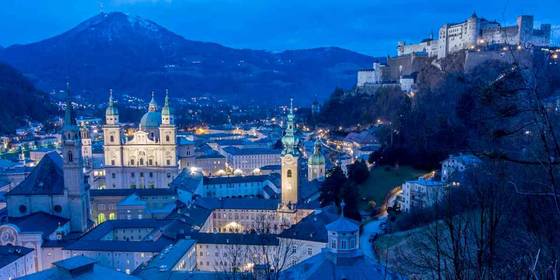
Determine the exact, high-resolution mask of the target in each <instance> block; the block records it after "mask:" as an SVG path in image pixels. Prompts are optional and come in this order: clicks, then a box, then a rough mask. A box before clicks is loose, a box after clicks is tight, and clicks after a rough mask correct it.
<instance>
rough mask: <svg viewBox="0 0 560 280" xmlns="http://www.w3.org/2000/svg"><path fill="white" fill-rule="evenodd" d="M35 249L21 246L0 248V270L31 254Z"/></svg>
mask: <svg viewBox="0 0 560 280" xmlns="http://www.w3.org/2000/svg"><path fill="white" fill-rule="evenodd" d="M31 251H33V249H30V248H26V247H21V246H12V245H6V246H0V268H3V267H4V266H7V265H9V264H11V263H13V262H14V261H16V260H17V259H19V258H21V257H23V256H25V255H27V254H29V253H30V252H31Z"/></svg>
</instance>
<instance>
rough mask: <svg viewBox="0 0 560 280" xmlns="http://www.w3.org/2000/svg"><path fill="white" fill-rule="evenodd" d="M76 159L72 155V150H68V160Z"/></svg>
mask: <svg viewBox="0 0 560 280" xmlns="http://www.w3.org/2000/svg"><path fill="white" fill-rule="evenodd" d="M72 161H74V156H73V155H72V151H68V162H72Z"/></svg>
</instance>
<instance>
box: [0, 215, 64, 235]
mask: <svg viewBox="0 0 560 280" xmlns="http://www.w3.org/2000/svg"><path fill="white" fill-rule="evenodd" d="M68 221H69V220H68V219H66V218H62V217H59V216H54V215H51V214H47V213H45V212H35V213H33V214H29V215H27V216H23V217H17V218H9V219H8V223H10V224H14V225H16V226H17V227H18V228H19V230H20V231H21V232H40V233H43V238H46V237H47V236H49V235H50V234H51V233H53V232H54V231H55V230H56V229H57V228H58V226H59V225H64V224H66V223H67V222H68Z"/></svg>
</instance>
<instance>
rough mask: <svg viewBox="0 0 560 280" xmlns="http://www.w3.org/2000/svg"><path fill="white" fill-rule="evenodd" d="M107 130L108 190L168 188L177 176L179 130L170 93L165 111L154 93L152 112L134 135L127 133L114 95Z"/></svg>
mask: <svg viewBox="0 0 560 280" xmlns="http://www.w3.org/2000/svg"><path fill="white" fill-rule="evenodd" d="M103 133H104V146H103V148H104V160H105V181H106V188H107V189H123V188H124V189H126V188H167V187H168V185H169V183H171V181H172V180H173V178H175V176H176V175H177V173H178V165H177V143H176V133H177V129H176V127H175V124H174V118H173V110H172V108H171V106H170V105H169V96H168V94H167V93H166V96H165V102H164V106H163V108H162V109H161V111H158V107H157V103H156V102H155V100H154V96H153V94H152V100H151V101H150V104H149V106H148V112H146V113H145V114H144V115H143V116H142V119H141V120H140V124H139V127H138V130H136V131H135V132H134V133H133V134H132V136H130V137H129V136H126V135H124V133H123V130H122V127H121V125H120V123H119V112H118V109H117V107H116V105H115V104H114V102H113V97H112V94H111V96H110V98H109V106H108V107H107V110H106V112H105V125H104V126H103Z"/></svg>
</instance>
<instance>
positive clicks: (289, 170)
mask: <svg viewBox="0 0 560 280" xmlns="http://www.w3.org/2000/svg"><path fill="white" fill-rule="evenodd" d="M286 175H287V176H288V178H292V170H291V169H288V172H287V173H286Z"/></svg>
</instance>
